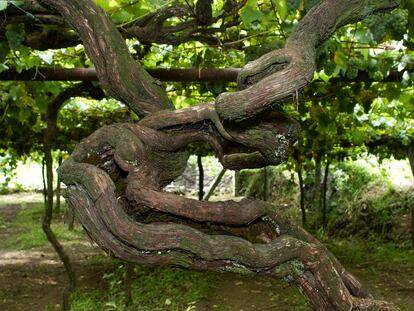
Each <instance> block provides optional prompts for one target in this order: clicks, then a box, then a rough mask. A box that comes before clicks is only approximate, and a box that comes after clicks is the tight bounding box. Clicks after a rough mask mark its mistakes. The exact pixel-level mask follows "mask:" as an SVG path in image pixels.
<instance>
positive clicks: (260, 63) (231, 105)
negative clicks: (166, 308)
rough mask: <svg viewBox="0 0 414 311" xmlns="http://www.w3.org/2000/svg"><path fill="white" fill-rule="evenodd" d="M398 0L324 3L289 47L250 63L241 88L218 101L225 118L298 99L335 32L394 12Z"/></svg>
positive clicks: (252, 113) (240, 81) (241, 77)
mask: <svg viewBox="0 0 414 311" xmlns="http://www.w3.org/2000/svg"><path fill="white" fill-rule="evenodd" d="M398 4H399V1H398V0H380V1H375V0H369V1H363V0H325V1H322V2H321V3H320V4H319V5H317V6H315V7H314V8H313V9H311V10H310V11H309V13H308V14H307V15H306V16H305V17H304V18H303V19H302V20H301V21H300V22H299V25H298V26H297V28H296V29H295V31H294V32H293V33H292V35H291V36H290V37H289V40H288V42H287V44H286V47H285V48H283V49H280V50H275V51H272V52H269V53H268V54H265V55H264V56H262V57H260V58H258V59H257V60H255V61H253V62H250V63H248V64H247V65H246V66H245V67H244V68H243V70H242V71H241V72H240V74H239V77H238V85H239V88H241V89H244V90H241V91H239V92H234V93H223V94H221V95H220V96H219V97H218V98H217V99H216V109H217V113H218V114H219V116H220V117H221V118H222V119H225V120H235V121H242V120H245V119H248V118H251V117H253V116H255V115H257V114H258V113H260V112H262V111H264V110H266V109H268V108H269V107H271V106H272V105H273V104H275V103H280V102H283V101H286V100H287V99H290V98H292V96H297V93H298V92H299V91H300V90H301V89H302V88H303V87H304V86H306V85H307V84H309V83H310V81H311V80H312V76H313V73H314V71H315V69H316V66H315V53H316V49H317V48H318V47H319V46H320V45H321V44H322V43H323V42H324V41H325V40H327V39H328V38H329V37H330V36H331V35H332V34H333V33H334V31H335V30H336V29H338V28H339V27H341V26H344V25H346V24H349V23H354V22H357V21H359V20H361V19H363V18H364V17H366V16H368V15H370V14H373V13H375V12H378V11H386V10H391V9H393V8H395V7H396V6H398Z"/></svg>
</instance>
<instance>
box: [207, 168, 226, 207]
mask: <svg viewBox="0 0 414 311" xmlns="http://www.w3.org/2000/svg"><path fill="white" fill-rule="evenodd" d="M226 172H227V169H225V168H223V169H222V170H221V171H220V173H219V174H218V175H217V177H216V179H215V180H214V182H213V184H212V185H211V187H210V189H209V190H208V192H207V195H206V196H205V197H204V201H208V199H210V197H211V196H212V195H213V193H214V190H216V188H217V186H218V185H219V184H220V181H221V179H222V178H223V176H224V174H225V173H226Z"/></svg>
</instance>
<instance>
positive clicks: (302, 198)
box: [297, 167, 306, 228]
mask: <svg viewBox="0 0 414 311" xmlns="http://www.w3.org/2000/svg"><path fill="white" fill-rule="evenodd" d="M297 173H298V179H299V195H300V211H301V214H302V227H303V228H306V209H305V188H304V185H303V176H302V167H299V168H298V169H297Z"/></svg>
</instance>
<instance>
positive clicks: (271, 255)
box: [43, 0, 398, 311]
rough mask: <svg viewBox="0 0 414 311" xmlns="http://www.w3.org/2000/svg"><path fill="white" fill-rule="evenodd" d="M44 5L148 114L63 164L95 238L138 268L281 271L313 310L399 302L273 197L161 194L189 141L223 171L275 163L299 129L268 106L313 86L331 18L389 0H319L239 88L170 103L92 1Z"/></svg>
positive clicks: (104, 78) (95, 139)
mask: <svg viewBox="0 0 414 311" xmlns="http://www.w3.org/2000/svg"><path fill="white" fill-rule="evenodd" d="M43 1H44V2H45V3H47V4H49V5H51V6H52V7H54V8H56V9H57V10H58V11H59V12H60V13H61V14H62V15H63V16H64V17H65V19H66V20H67V21H68V22H69V23H70V24H71V25H72V26H73V27H74V28H75V29H76V30H77V31H78V32H79V33H80V36H81V39H82V41H83V42H84V45H85V49H86V50H87V53H88V55H89V56H90V59H91V60H92V62H93V63H94V64H95V68H96V71H97V74H98V77H99V78H100V80H101V82H102V83H103V85H104V86H105V87H106V88H107V90H108V91H109V92H110V94H111V95H113V96H114V97H115V98H117V99H119V100H121V101H123V102H125V103H126V105H128V106H129V107H130V108H131V109H132V110H134V111H135V112H136V113H137V114H138V116H140V117H144V118H143V119H142V120H141V121H140V122H139V123H137V124H131V123H124V124H114V125H111V126H107V127H103V128H101V129H100V130H98V131H96V132H95V133H93V134H92V135H91V136H89V137H88V138H86V139H84V140H82V142H81V143H80V144H79V145H78V146H77V147H76V149H75V150H74V152H73V154H72V156H71V157H70V158H69V159H68V160H66V161H65V162H64V163H63V164H62V166H61V168H60V171H59V173H60V174H61V175H62V181H63V182H64V183H65V184H66V185H67V192H66V194H65V195H66V199H67V202H68V204H69V205H70V206H71V207H72V208H73V209H74V212H75V213H76V216H77V218H78V219H79V220H80V221H81V222H82V225H83V227H84V228H85V229H86V231H87V232H88V234H89V235H90V236H91V237H92V239H93V240H95V241H96V242H97V243H98V245H100V246H101V247H102V248H103V249H105V250H108V251H109V252H110V253H111V254H113V255H114V256H116V257H118V258H121V259H123V260H127V261H131V262H137V263H141V264H151V265H162V266H165V265H172V266H180V267H185V268H194V269H199V270H200V269H204V270H216V271H233V272H239V273H240V272H242V273H258V274H263V275H270V276H274V277H279V278H284V279H287V280H290V281H291V282H293V283H294V284H295V285H297V286H298V287H300V288H301V289H302V291H303V292H304V294H305V295H306V296H307V298H308V299H309V301H310V302H311V304H312V306H313V308H314V310H319V311H333V310H340V311H345V310H346V311H348V310H397V308H396V307H395V306H393V305H392V304H388V303H386V302H381V301H377V300H374V299H372V297H371V296H370V295H369V294H368V292H367V291H366V290H364V288H363V287H362V285H361V284H360V283H359V282H358V281H357V280H356V279H355V278H354V277H353V276H352V275H351V274H349V273H348V272H347V271H346V270H345V269H344V268H343V267H342V266H341V265H340V263H339V262H338V261H337V260H336V259H335V258H334V257H333V255H332V254H331V253H330V252H329V251H328V250H327V249H326V248H325V247H324V246H323V245H322V244H321V243H320V242H318V241H317V240H316V239H315V238H313V237H312V236H311V235H310V234H309V233H307V232H306V231H305V230H303V229H302V228H300V227H297V226H296V225H295V224H294V223H292V222H290V221H289V218H288V217H287V215H285V214H284V213H283V211H281V210H280V209H278V208H275V207H274V206H272V205H271V204H268V203H267V202H264V201H260V200H256V201H255V200H242V201H240V202H235V201H224V202H206V201H197V200H192V199H188V198H185V197H182V196H177V195H175V194H171V193H166V192H163V191H162V189H163V187H164V186H165V185H167V184H168V183H170V182H171V181H172V180H174V179H175V178H177V177H178V176H180V175H181V174H182V172H183V171H184V169H185V166H186V163H187V159H188V153H187V152H186V151H185V150H186V149H185V147H187V146H188V145H189V144H191V143H193V142H204V143H207V144H209V145H210V146H211V148H212V149H213V150H214V152H215V153H216V155H217V156H218V158H219V160H220V162H221V163H222V164H223V167H225V168H228V169H237V170H238V169H244V168H261V167H265V166H268V165H277V164H280V163H281V162H283V161H284V160H285V159H286V158H287V156H288V150H289V148H290V147H291V146H292V145H293V143H294V142H295V141H296V140H297V138H298V135H299V132H300V128H299V124H298V122H296V121H294V120H293V119H292V118H290V117H288V116H287V115H285V114H283V113H282V112H280V111H276V110H273V111H270V108H271V107H274V105H275V103H278V102H283V101H286V99H289V100H290V99H291V96H292V94H297V92H298V91H299V90H301V89H302V88H303V87H304V86H305V85H307V84H309V82H310V81H311V78H312V76H313V74H314V71H315V68H316V61H315V60H316V51H317V49H318V47H319V46H321V44H322V43H323V42H324V41H325V40H326V39H327V38H328V37H329V36H330V35H331V34H332V33H333V32H334V31H335V30H336V29H337V28H338V27H339V26H341V25H344V24H347V23H351V22H352V23H354V22H357V21H358V20H361V19H363V18H364V17H365V16H367V15H369V14H372V13H374V12H377V11H383V10H386V9H391V8H393V7H395V6H396V5H397V4H398V3H397V1H393V0H388V1H387V0H381V1H368V2H366V1H355V0H325V1H322V2H320V4H319V5H317V6H316V7H315V8H314V9H312V10H310V11H309V13H308V14H307V15H306V16H305V17H304V18H303V19H302V20H301V22H299V24H298V25H297V26H296V28H295V30H294V31H293V33H292V35H291V36H290V38H289V40H288V42H287V44H286V47H285V48H283V49H279V50H275V51H272V52H270V53H268V54H265V55H264V56H263V57H261V58H259V59H257V60H256V61H255V62H252V63H250V64H249V65H247V66H246V67H245V68H244V69H243V70H242V71H241V73H240V75H239V77H238V82H239V83H238V84H239V87H240V89H241V90H240V91H238V92H233V93H223V94H221V95H220V96H219V97H218V98H216V100H215V102H214V103H213V104H200V105H197V106H194V107H189V108H184V109H180V110H177V111H173V110H172V106H171V103H170V101H169V100H168V97H167V94H166V92H165V91H164V90H162V88H161V87H159V85H158V84H157V83H156V82H155V81H154V80H152V79H151V78H150V77H149V76H148V74H147V73H146V72H145V71H144V70H143V69H142V67H141V66H140V65H139V64H137V63H136V62H135V61H134V59H133V58H132V57H131V55H130V54H129V52H128V48H127V46H126V45H125V42H124V40H123V38H122V37H121V36H120V34H119V33H118V31H117V29H116V27H115V25H113V23H112V22H111V20H110V18H109V17H108V16H107V15H106V14H105V12H104V11H103V10H102V9H100V8H99V7H98V6H97V5H96V4H95V3H94V2H93V1H91V0H71V1H66V0H43ZM266 110H268V113H267V112H266V113H263V114H262V113H261V112H263V111H266ZM240 121H247V122H244V123H239V122H240ZM319 166H320V162H319ZM319 174H320V172H319ZM318 186H319V187H320V186H321V185H320V176H319V185H318ZM318 199H320V195H319V196H318ZM319 211H320V210H319Z"/></svg>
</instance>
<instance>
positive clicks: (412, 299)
mask: <svg viewBox="0 0 414 311" xmlns="http://www.w3.org/2000/svg"><path fill="white" fill-rule="evenodd" d="M2 203H3V204H2ZM25 208H30V205H29V204H27V203H26V205H25ZM20 209H21V207H20V205H18V204H16V203H15V202H14V201H11V202H1V201H0V221H2V222H3V225H2V223H1V222H0V241H1V240H4V239H6V238H7V237H8V236H10V235H12V234H15V233H16V228H13V227H12V226H5V225H4V223H8V222H11V221H12V220H13V219H14V218H15V217H16V216H17V215H18V213H19V211H20ZM64 247H65V249H66V250H67V251H68V253H69V255H70V257H71V259H72V260H73V262H74V268H75V271H76V273H77V278H78V287H79V288H81V289H85V290H86V289H96V288H105V286H106V285H105V283H104V281H103V280H102V276H103V274H104V273H105V271H107V270H108V269H110V268H111V263H110V262H111V261H110V260H109V258H108V257H107V256H106V254H104V252H103V251H101V250H100V249H99V248H97V247H96V246H92V245H91V244H90V243H89V242H88V241H87V240H86V239H85V240H84V241H76V242H66V243H64ZM97 256H101V258H102V257H103V258H107V259H108V260H105V259H104V260H99V261H98V262H96V261H95V262H94V261H92V260H91V258H96V257H97ZM349 268H350V269H351V271H352V272H354V273H355V274H356V275H357V276H358V277H359V278H361V279H362V280H363V281H364V282H365V283H366V284H368V286H369V287H370V288H371V289H372V291H373V293H374V294H375V296H376V297H378V298H383V299H386V300H389V301H393V302H394V303H396V304H398V305H399V306H400V307H401V308H402V310H406V311H409V310H411V311H412V310H414V283H413V282H414V271H413V265H409V266H404V267H399V266H397V267H394V266H393V265H392V264H391V265H390V264H388V263H384V264H383V265H379V266H378V265H377V266H375V267H374V266H372V265H370V266H368V265H367V266H350V267H349ZM374 268H375V271H374ZM214 280H215V281H214V282H213V284H211V287H212V290H211V293H210V295H209V296H208V297H207V298H205V299H203V300H202V301H200V302H199V303H197V308H196V310H197V311H210V310H212V311H259V310H261V311H266V310H269V311H291V310H295V311H302V310H304V311H305V310H311V309H310V308H309V307H308V306H307V305H306V304H305V300H304V297H303V296H302V295H301V294H300V293H299V291H298V290H297V289H296V288H293V287H291V286H289V285H287V284H286V283H284V282H281V281H278V280H274V279H271V278H266V277H251V276H240V275H235V274H228V273H223V274H216V275H215V277H214ZM66 282H67V280H66V275H65V273H64V269H63V266H62V264H61V263H60V261H59V260H58V259H57V257H56V255H55V253H54V251H53V249H52V248H51V247H50V246H45V247H40V248H34V249H29V250H21V251H16V250H11V249H0V310H2V311H3V310H4V311H29V310H30V311H32V310H36V311H37V310H40V311H42V310H48V311H50V310H59V303H60V295H61V291H62V289H63V287H64V285H65V284H66Z"/></svg>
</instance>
